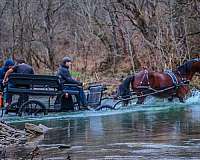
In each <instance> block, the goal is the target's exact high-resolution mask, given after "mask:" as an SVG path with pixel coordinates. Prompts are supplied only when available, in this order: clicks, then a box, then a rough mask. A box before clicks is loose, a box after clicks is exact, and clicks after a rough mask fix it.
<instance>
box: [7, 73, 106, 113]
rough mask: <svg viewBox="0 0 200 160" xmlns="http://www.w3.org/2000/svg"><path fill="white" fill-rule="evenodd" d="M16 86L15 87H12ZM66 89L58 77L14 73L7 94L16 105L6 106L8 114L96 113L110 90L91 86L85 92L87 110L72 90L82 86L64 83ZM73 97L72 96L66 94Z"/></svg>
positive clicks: (10, 78)
mask: <svg viewBox="0 0 200 160" xmlns="http://www.w3.org/2000/svg"><path fill="white" fill-rule="evenodd" d="M10 84H12V85H10ZM64 85H65V86H68V87H67V88H69V89H63V88H65V87H62V85H61V84H60V81H59V77H58V76H50V75H29V74H11V75H10V76H9V80H8V84H7V85H6V94H7V95H12V96H13V95H14V96H13V98H14V99H15V100H14V102H12V103H11V105H10V106H7V107H6V111H5V113H6V114H9V113H16V114H17V115H19V116H24V115H34V116H36V115H46V114H48V113H49V112H64V111H74V110H88V109H92V110H95V109H96V108H97V107H99V106H101V101H102V99H103V95H104V93H105V90H106V87H105V86H104V85H101V84H95V83H94V84H90V85H89V87H88V88H87V90H85V93H86V97H87V105H88V107H87V108H82V107H81V105H80V103H79V101H78V100H77V99H78V96H79V92H78V91H74V90H71V89H70V87H82V86H78V85H76V84H64ZM66 93H67V94H69V95H70V96H69V97H67V98H66V97H65V95H66Z"/></svg>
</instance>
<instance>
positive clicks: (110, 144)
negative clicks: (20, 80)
mask: <svg viewBox="0 0 200 160" xmlns="http://www.w3.org/2000/svg"><path fill="white" fill-rule="evenodd" d="M170 105H171V106H170ZM139 107H140V108H139ZM139 107H138V108H139V109H138V110H134V111H130V112H122V113H120V114H114V115H112V114H109V115H104V114H102V115H101V116H95V115H94V116H82V117H79V116H77V117H74V118H69V117H68V118H63V119H58V120H46V121H41V122H35V123H43V124H44V125H47V126H48V127H51V128H53V129H52V130H50V131H49V132H47V133H46V134H45V137H44V140H42V141H41V142H40V144H60V143H61V144H70V145H71V146H72V148H71V149H70V150H68V151H67V152H68V153H69V154H70V156H71V158H72V159H76V160H79V159H114V160H115V159H116V160H118V159H126V160H129V159H130V160H132V159H185V160H186V159H199V157H200V152H199V150H200V125H199V121H200V108H199V104H192V105H189V104H187V105H185V104H184V105H182V104H176V103H174V104H173V103H171V104H168V107H166V108H165V109H162V110H160V109H158V108H163V106H162V105H160V106H153V105H152V106H148V107H147V106H144V107H142V106H139ZM149 108H151V109H149ZM124 111H125V110H124ZM81 114H82V113H81ZM98 114H99V113H98ZM85 115H87V114H85ZM15 125H16V126H17V127H19V128H20V127H22V125H23V123H18V124H17V123H15ZM60 156H63V157H64V153H63V152H57V153H54V158H56V157H57V158H58V157H60ZM44 158H45V157H44Z"/></svg>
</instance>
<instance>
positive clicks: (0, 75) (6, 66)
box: [0, 59, 15, 90]
mask: <svg viewBox="0 0 200 160" xmlns="http://www.w3.org/2000/svg"><path fill="white" fill-rule="evenodd" d="M14 65H15V63H14V61H13V60H12V59H7V60H6V61H5V63H4V65H3V67H2V68H0V84H1V90H3V79H4V76H5V74H6V72H7V71H8V70H9V69H10V68H12V67H13V66H14Z"/></svg>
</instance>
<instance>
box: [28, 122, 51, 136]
mask: <svg viewBox="0 0 200 160" xmlns="http://www.w3.org/2000/svg"><path fill="white" fill-rule="evenodd" d="M25 130H26V132H28V133H29V134H33V135H41V134H44V133H46V132H47V131H48V130H49V128H48V127H46V126H44V125H42V124H40V125H39V126H37V125H35V124H31V123H26V124H25Z"/></svg>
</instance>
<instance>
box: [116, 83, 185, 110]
mask: <svg viewBox="0 0 200 160" xmlns="http://www.w3.org/2000/svg"><path fill="white" fill-rule="evenodd" d="M182 85H188V84H179V85H178V86H179V87H180V86H182ZM173 88H176V86H171V87H167V88H165V89H162V90H155V89H153V90H154V91H155V92H153V93H148V94H144V95H140V96H136V97H129V98H121V97H119V98H118V100H119V102H117V103H116V104H115V106H116V105H117V104H118V103H120V102H122V101H128V100H132V99H136V98H142V97H147V96H151V95H154V94H157V93H162V92H165V91H168V90H170V89H173ZM115 106H114V107H115Z"/></svg>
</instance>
